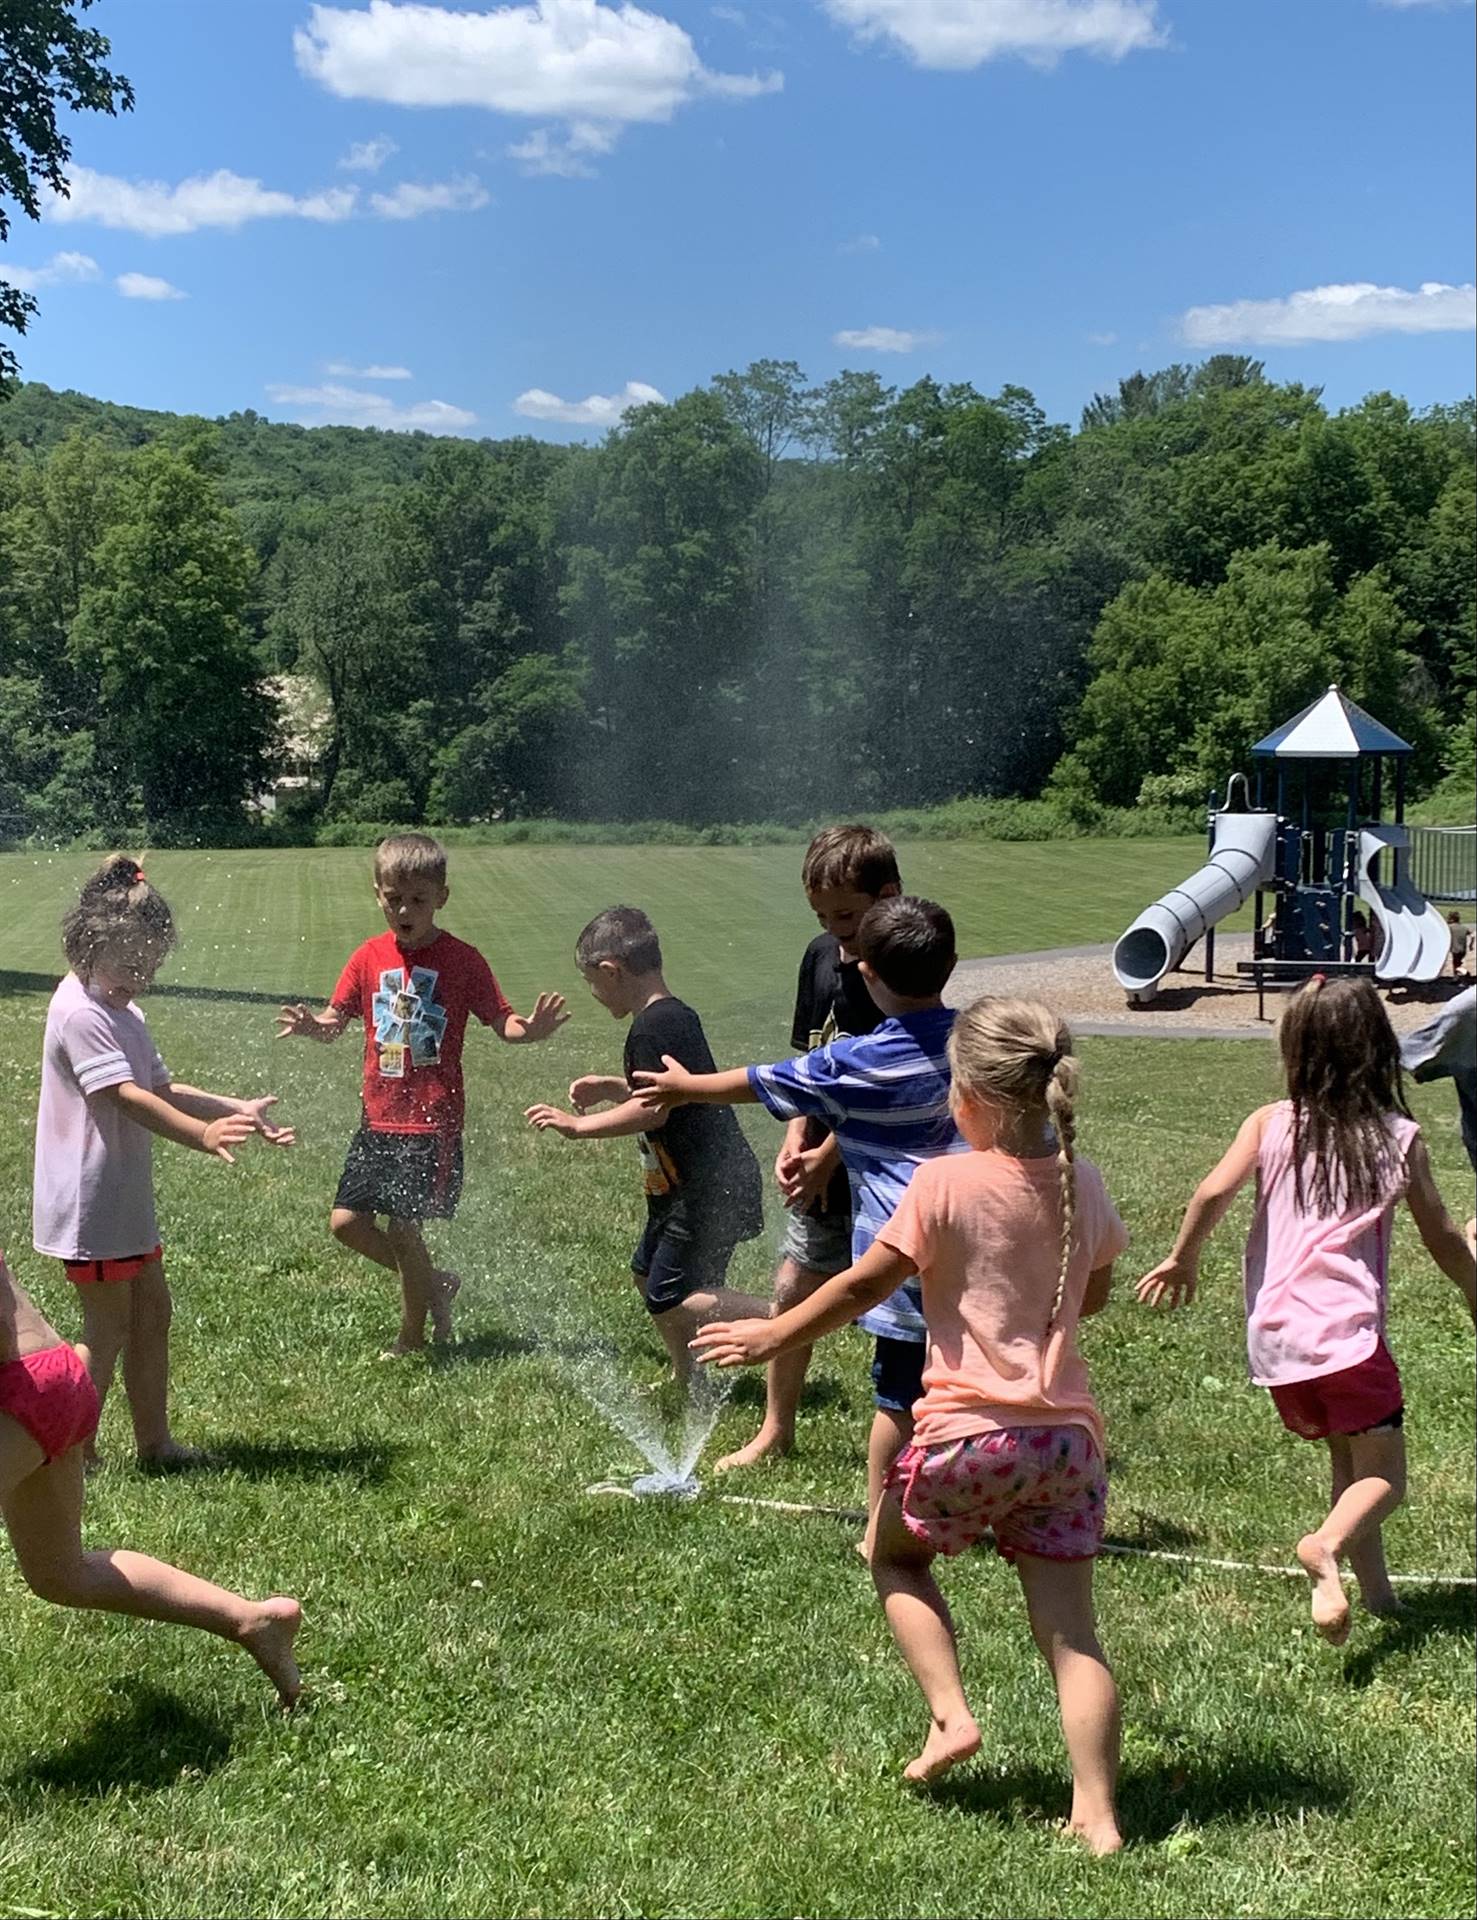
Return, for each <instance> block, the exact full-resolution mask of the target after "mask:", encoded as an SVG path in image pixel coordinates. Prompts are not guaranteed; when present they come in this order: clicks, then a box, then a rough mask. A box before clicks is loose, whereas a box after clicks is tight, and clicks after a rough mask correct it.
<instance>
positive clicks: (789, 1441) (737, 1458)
mask: <svg viewBox="0 0 1477 1920" xmlns="http://www.w3.org/2000/svg"><path fill="white" fill-rule="evenodd" d="M794 1444H795V1438H794V1435H793V1434H788V1433H776V1432H775V1431H774V1430H773V1428H771V1427H761V1428H760V1429H759V1431H758V1432H757V1433H756V1434H755V1435H754V1438H753V1439H752V1440H751V1441H750V1442H749V1444H748V1446H746V1447H739V1448H738V1449H737V1451H736V1452H734V1453H725V1454H724V1456H723V1458H722V1459H721V1460H718V1461H715V1462H714V1465H713V1471H714V1473H729V1472H731V1471H732V1469H733V1468H734V1467H752V1466H754V1465H755V1464H756V1463H757V1462H758V1461H760V1460H766V1459H774V1460H779V1459H782V1458H783V1457H784V1455H785V1454H787V1453H788V1452H789V1451H790V1448H791V1447H792V1446H793V1445H794Z"/></svg>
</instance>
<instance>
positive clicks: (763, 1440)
mask: <svg viewBox="0 0 1477 1920" xmlns="http://www.w3.org/2000/svg"><path fill="white" fill-rule="evenodd" d="M825 1278H826V1276H825V1275H824V1274H823V1273H816V1272H814V1271H813V1270H812V1269H811V1268H809V1267H802V1266H798V1265H797V1264H796V1263H795V1261H793V1260H791V1259H788V1258H786V1259H784V1260H781V1262H780V1264H779V1269H778V1271H777V1272H776V1274H775V1276H774V1304H773V1305H772V1307H771V1308H770V1313H771V1314H779V1313H784V1312H785V1311H786V1310H787V1309H788V1308H790V1307H793V1306H797V1305H798V1304H799V1303H800V1301H802V1300H808V1299H809V1298H810V1296H811V1294H813V1293H814V1292H815V1290H816V1288H817V1287H819V1286H821V1285H822V1284H823V1283H824V1281H825ZM810 1352H811V1350H810V1348H809V1347H796V1348H795V1349H794V1351H793V1352H791V1353H782V1354H781V1355H780V1356H779V1358H778V1359H777V1360H771V1361H770V1363H769V1365H768V1367H766V1369H765V1372H764V1420H763V1422H762V1424H761V1426H760V1428H759V1431H758V1432H757V1433H756V1434H755V1435H754V1438H753V1439H752V1440H751V1441H750V1442H749V1444H748V1445H747V1446H745V1447H740V1448H738V1450H737V1451H736V1452H734V1453H726V1454H724V1456H723V1458H722V1459H721V1460H720V1461H718V1463H717V1464H716V1466H715V1467H714V1469H713V1471H714V1472H715V1473H727V1472H728V1470H729V1468H731V1467H751V1466H753V1465H754V1463H755V1461H756V1460H763V1459H764V1458H765V1457H766V1456H767V1455H769V1454H774V1455H777V1456H778V1455H781V1454H786V1453H788V1452H789V1451H790V1449H791V1447H792V1446H794V1444H795V1417H796V1414H797V1413H798V1412H799V1408H800V1395H801V1394H802V1393H803V1392H804V1390H805V1375H806V1371H807V1369H808V1368H809V1366H810Z"/></svg>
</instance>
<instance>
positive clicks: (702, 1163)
mask: <svg viewBox="0 0 1477 1920" xmlns="http://www.w3.org/2000/svg"><path fill="white" fill-rule="evenodd" d="M574 958H575V965H576V966H577V967H578V968H579V970H580V972H581V973H582V974H583V975H584V977H585V980H586V983H587V984H588V986H589V989H590V991H591V993H592V994H594V996H595V998H596V999H597V1000H598V1001H599V1003H600V1005H601V1006H602V1007H604V1008H605V1010H606V1012H607V1013H609V1014H610V1015H611V1016H612V1017H613V1018H614V1019H617V1020H626V1019H629V1020H630V1022H631V1026H630V1031H629V1032H628V1033H627V1035H626V1047H625V1061H624V1073H623V1074H622V1075H616V1074H598V1073H589V1074H585V1075H583V1076H582V1077H581V1078H580V1079H578V1080H576V1081H575V1082H574V1083H573V1085H572V1086H571V1087H570V1089H569V1101H570V1105H571V1106H572V1107H574V1109H575V1111H574V1112H573V1113H565V1112H564V1111H562V1109H560V1108H558V1107H549V1106H537V1107H530V1108H529V1109H528V1114H527V1118H528V1120H529V1123H530V1124H531V1125H532V1126H534V1127H536V1128H538V1130H539V1131H540V1132H541V1133H557V1134H559V1135H560V1136H561V1137H562V1138H564V1139H566V1140H616V1139H623V1138H630V1137H634V1138H635V1140H636V1142H637V1145H638V1147H639V1149H640V1153H641V1163H642V1166H643V1168H644V1170H645V1179H646V1230H645V1232H644V1233H643V1234H642V1236H641V1239H640V1242H639V1243H638V1245H637V1247H636V1251H635V1252H634V1253H633V1254H632V1256H631V1272H632V1277H633V1278H634V1280H635V1282H636V1288H637V1291H638V1292H639V1293H640V1295H641V1297H642V1299H643V1300H644V1301H645V1302H646V1310H647V1312H648V1313H649V1314H650V1315H651V1317H652V1319H653V1320H655V1322H656V1324H657V1329H658V1331H659V1332H660V1334H661V1336H662V1342H663V1345H664V1346H665V1347H666V1349H667V1353H668V1356H669V1358H670V1359H671V1362H672V1371H673V1372H674V1373H675V1375H676V1376H677V1379H678V1380H679V1381H680V1382H681V1383H682V1385H683V1386H684V1387H685V1386H686V1385H687V1384H688V1383H689V1378H690V1375H691V1371H692V1356H691V1354H690V1353H689V1351H688V1341H689V1340H690V1339H691V1338H692V1335H693V1332H694V1331H695V1329H696V1328H697V1327H698V1326H699V1325H701V1323H702V1322H703V1321H704V1320H706V1319H710V1318H711V1317H712V1316H713V1315H714V1314H715V1313H720V1314H726V1315H733V1314H735V1313H738V1314H749V1313H763V1312H765V1311H766V1309H765V1306H764V1303H763V1301H761V1300H756V1299H754V1298H753V1297H752V1296H751V1295H749V1294H746V1293H737V1292H735V1291H734V1290H733V1289H732V1288H730V1287H729V1286H727V1285H726V1276H727V1273H728V1263H729V1261H730V1260H731V1259H732V1258H733V1250H734V1248H735V1247H736V1246H737V1245H738V1243H739V1242H740V1241H741V1240H752V1239H753V1238H754V1237H755V1235H756V1234H758V1233H759V1231H760V1229H761V1228H762V1226H763V1220H764V1211H763V1196H762V1192H761V1186H760V1179H759V1163H758V1161H757V1160H755V1158H754V1155H753V1152H752V1150H751V1149H750V1146H749V1143H748V1141H747V1140H745V1138H744V1136H743V1134H742V1132H741V1131H740V1129H739V1125H738V1122H737V1121H736V1120H735V1119H734V1117H733V1115H732V1114H731V1113H706V1112H702V1111H698V1112H692V1113H677V1114H673V1115H671V1116H670V1117H668V1116H666V1115H664V1114H661V1113H656V1112H653V1110H652V1107H651V1105H650V1104H649V1102H647V1101H644V1100H634V1099H632V1098H631V1078H632V1075H633V1074H634V1073H635V1072H636V1070H637V1069H638V1068H640V1067H656V1066H660V1065H661V1063H662V1061H663V1059H666V1058H673V1059H677V1060H680V1061H682V1062H683V1063H684V1064H685V1065H687V1066H689V1067H691V1068H693V1069H694V1070H695V1071H697V1072H699V1073H710V1072H711V1071H712V1067H713V1056H712V1054H711V1053H710V1052H709V1050H708V1042H707V1037H706V1036H705V1034H704V1033H703V1024H702V1021H701V1020H699V1018H698V1016H697V1015H696V1014H695V1013H694V1012H693V1010H692V1008H691V1007H689V1006H687V1005H686V1004H685V1002H683V1001H681V1000H679V999H678V998H677V997H676V995H675V994H674V993H673V992H672V990H671V988H670V987H668V985H667V983H666V981H665V979H664V978H663V977H662V950H661V944H660V942H659V941H658V939H657V935H656V928H655V927H653V926H652V924H651V922H650V920H648V919H647V917H646V915H645V914H644V913H642V912H641V911H640V909H639V908H637V907H607V908H606V910H605V912H604V913H598V914H596V916H595V918H594V919H593V920H592V921H591V922H590V924H589V925H588V926H587V927H586V928H585V929H584V931H583V932H582V933H581V934H580V937H579V940H578V942H577V943H576V945H575V951H574ZM610 1103H613V1104H610ZM602 1105H608V1106H609V1111H607V1112H605V1113H591V1112H590V1111H589V1109H590V1108H592V1107H598V1106H602Z"/></svg>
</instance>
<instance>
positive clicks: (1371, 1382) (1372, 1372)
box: [1269, 1339, 1405, 1440]
mask: <svg viewBox="0 0 1477 1920" xmlns="http://www.w3.org/2000/svg"><path fill="white" fill-rule="evenodd" d="M1269 1391H1270V1393H1271V1395H1272V1399H1273V1401H1274V1403H1275V1405H1276V1408H1277V1411H1278V1412H1279V1413H1280V1414H1281V1415H1282V1424H1283V1426H1284V1427H1287V1428H1288V1429H1290V1431H1291V1432H1293V1433H1297V1434H1301V1435H1302V1437H1303V1439H1304V1440H1326V1439H1327V1438H1328V1436H1329V1435H1330V1434H1332V1433H1342V1434H1350V1433H1368V1432H1369V1430H1370V1429H1371V1427H1398V1426H1399V1425H1400V1423H1401V1421H1402V1419H1403V1418H1404V1415H1405V1393H1404V1390H1403V1388H1402V1387H1401V1385H1400V1369H1399V1368H1398V1367H1397V1366H1396V1365H1395V1356H1394V1355H1393V1354H1392V1353H1391V1352H1390V1349H1389V1348H1388V1347H1387V1346H1386V1345H1385V1343H1384V1341H1383V1339H1381V1341H1380V1343H1379V1345H1378V1346H1377V1347H1376V1348H1375V1350H1374V1352H1373V1353H1372V1354H1370V1356H1369V1358H1368V1359H1367V1360H1361V1361H1360V1362H1359V1364H1358V1365H1357V1366H1353V1367H1340V1369H1339V1370H1338V1372H1337V1373H1320V1374H1319V1375H1318V1377H1317V1379H1316V1380H1294V1381H1293V1382H1292V1383H1291V1384H1290V1385H1289V1386H1285V1387H1272V1388H1270V1389H1269Z"/></svg>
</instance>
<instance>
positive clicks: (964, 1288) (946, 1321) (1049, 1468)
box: [693, 908, 1127, 1854]
mask: <svg viewBox="0 0 1477 1920" xmlns="http://www.w3.org/2000/svg"><path fill="white" fill-rule="evenodd" d="M876 911H877V912H882V911H884V909H882V908H878V909H876ZM870 918H871V916H870V915H869V916H868V919H869V920H870ZM862 939H863V951H865V950H866V947H865V941H866V929H865V927H864V929H863V934H862ZM1071 1049H1072V1036H1071V1034H1070V1033H1069V1032H1068V1030H1067V1028H1066V1027H1065V1026H1064V1025H1063V1024H1062V1023H1061V1021H1059V1020H1058V1019H1057V1017H1056V1015H1055V1014H1054V1013H1052V1012H1051V1011H1050V1009H1049V1008H1047V1007H1043V1006H1039V1005H1037V1004H1035V1003H1034V1002H1032V1001H1027V1000H990V999H983V1000H976V1001H975V1003H974V1004H973V1006H971V1007H969V1008H967V1009H966V1010H965V1011H964V1012H963V1013H961V1014H960V1015H959V1017H958V1019H957V1021H956V1022H955V1024H954V1029H953V1032H952V1033H951V1034H950V1036H949V1061H950V1065H951V1068H952V1070H953V1080H952V1089H951V1101H952V1106H953V1112H954V1118H955V1120H956V1121H957V1123H958V1126H959V1130H960V1132H961V1133H962V1134H963V1136H964V1140H965V1143H966V1147H967V1149H968V1150H967V1151H966V1152H964V1153H963V1154H958V1155H955V1154H950V1155H948V1156H947V1157H946V1158H944V1159H937V1160H930V1161H928V1162H926V1163H925V1164H924V1165H923V1166H920V1167H919V1169H918V1171H917V1172H916V1173H915V1174H914V1175H913V1178H912V1181H911V1183H910V1185H909V1187H908V1190H907V1192H906V1193H905V1194H904V1195H903V1197H902V1199H901V1201H900V1202H899V1203H898V1207H897V1210H896V1212H895V1213H894V1214H893V1216H892V1218H891V1219H890V1220H887V1221H884V1222H883V1223H882V1224H881V1225H880V1226H879V1227H878V1229H877V1238H876V1241H875V1242H874V1243H873V1245H872V1246H871V1248H870V1249H869V1250H868V1251H867V1252H866V1253H865V1254H863V1255H862V1257H861V1258H860V1259H859V1260H858V1261H857V1262H856V1264H855V1265H854V1266H852V1267H850V1268H849V1269H848V1270H847V1271H846V1272H844V1273H840V1274H837V1275H836V1276H835V1278H834V1279H831V1280H828V1281H827V1282H826V1284H825V1285H824V1286H823V1287H822V1288H821V1289H820V1290H819V1292H817V1293H815V1294H814V1295H812V1297H811V1298H810V1299H808V1300H806V1301H803V1302H802V1303H801V1304H800V1305H799V1306H796V1307H792V1308H791V1309H790V1310H789V1312H787V1313H782V1314H780V1315H779V1317H778V1318H777V1319H774V1320H769V1321H758V1322H749V1323H747V1324H744V1325H738V1326H722V1325H714V1326H711V1327H705V1328H704V1329H703V1331H702V1332H701V1333H700V1334H698V1335H697V1337H696V1339H695V1340H694V1342H693V1345H694V1348H695V1350H696V1351H697V1352H698V1353H699V1354H700V1355H701V1356H702V1357H703V1358H704V1359H705V1360H709V1361H713V1362H716V1364H717V1365H719V1366H752V1365H753V1364H755V1363H756V1362H757V1361H760V1360H765V1359H768V1358H770V1357H771V1356H772V1355H773V1354H775V1353H778V1352H783V1351H784V1350H785V1349H786V1348H793V1347H795V1346H797V1345H800V1344H802V1343H804V1342H806V1341H810V1340H814V1339H815V1338H816V1337H817V1336H818V1335H820V1334H824V1333H830V1332H832V1331H833V1330H834V1329H835V1328H837V1327H840V1326H844V1325H845V1323H846V1322H847V1321H848V1320H850V1319H852V1318H853V1316H854V1315H855V1314H856V1312H857V1311H858V1309H859V1308H863V1307H866V1306H869V1305H870V1304H872V1303H873V1302H875V1301H878V1300H881V1299H883V1298H884V1297H885V1296H886V1295H887V1293H888V1292H889V1291H890V1290H891V1289H892V1288H894V1287H896V1286H897V1285H898V1284H899V1282H900V1281H901V1280H902V1279H903V1278H904V1277H905V1276H906V1275H908V1274H911V1273H918V1274H920V1275H921V1276H922V1280H923V1307H924V1312H925V1314H926V1315H927V1319H928V1364H927V1367H926V1368H925V1370H924V1375H923V1382H924V1385H923V1398H922V1400H921V1402H920V1404H919V1406H918V1409H917V1422H918V1424H917V1430H916V1433H915V1435H914V1437H913V1441H912V1444H911V1445H910V1446H908V1447H907V1448H906V1449H905V1451H904V1452H903V1453H901V1454H900V1455H899V1457H898V1458H897V1459H896V1460H895V1461H894V1462H893V1464H892V1466H891V1467H890V1469H889V1471H888V1474H887V1484H886V1489H885V1491H884V1493H883V1495H882V1498H881V1501H880V1503H879V1504H878V1506H877V1508H876V1510H875V1511H874V1513H873V1516H872V1522H871V1526H870V1529H869V1534H868V1549H869V1557H870V1560H871V1566H872V1577H873V1579H874V1581H875V1583H876V1586H877V1592H878V1596H879V1598H880V1599H881V1601H882V1605H883V1609H884V1611H885V1612H886V1614H887V1623H888V1625H889V1626H890V1627H891V1629H892V1632H893V1637H894V1638H895V1639H896V1641H897V1643H898V1646H899V1648H900V1649H901V1651H902V1654H903V1658H904V1659H905V1660H906V1661H907V1663H908V1665H909V1667H910V1668H911V1669H912V1673H913V1677H914V1679H915V1680H916V1681H917V1682H918V1685H919V1688H920V1690H921V1691H922V1693H923V1696H924V1699H925V1700H926V1701H927V1703H928V1711H929V1717H930V1722H931V1724H930V1727H929V1733H928V1738H927V1739H926V1741H925V1742H924V1745H923V1749H922V1751H921V1752H920V1753H919V1755H918V1757H917V1759H916V1760H913V1761H912V1762H910V1764H909V1765H908V1766H907V1768H906V1769H905V1773H906V1776H907V1778H908V1779H910V1780H932V1779H935V1778H936V1777H937V1776H938V1775H939V1774H941V1773H944V1772H946V1771H947V1770H948V1769H949V1768H950V1767H952V1766H955V1765H957V1763H958V1762H959V1761H961V1760H965V1759H967V1758H968V1757H969V1756H970V1755H971V1754H973V1753H975V1752H977V1751H978V1749H979V1745H980V1732H979V1728H978V1726H977V1725H976V1723H975V1720H974V1717H973V1715H972V1714H971V1713H970V1710H969V1706H968V1703H967V1701H966V1700H965V1697H964V1691H963V1687H962V1684H961V1682H960V1677H959V1657H958V1652H957V1650H956V1647H955V1643H954V1626H953V1622H952V1620H951V1619H950V1617H949V1609H948V1606H947V1604H946V1602H945V1600H944V1597H943V1595H942V1594H941V1593H940V1591H939V1589H938V1585H937V1583H936V1582H935V1580H934V1577H933V1560H934V1557H935V1555H936V1554H940V1553H943V1554H955V1553H959V1552H962V1551H963V1549H964V1548H966V1547H969V1546H973V1545H975V1544H976V1543H977V1542H978V1541H980V1540H981V1539H982V1538H983V1536H984V1535H985V1533H986V1531H987V1530H988V1531H989V1532H991V1533H992V1534H993V1536H994V1542H995V1547H996V1550H997V1551H998V1552H999V1553H1000V1555H1001V1556H1002V1558H1004V1559H1006V1560H1009V1561H1013V1562H1014V1563H1015V1568H1016V1572H1017V1573H1018V1575H1019V1576H1020V1582H1021V1587H1022V1589H1023V1591H1024V1593H1025V1599H1026V1611H1027V1614H1028V1615H1029V1618H1030V1622H1031V1631H1032V1634H1033V1635H1034V1636H1035V1640H1036V1644H1037V1646H1038V1647H1040V1649H1041V1652H1042V1654H1043V1656H1044V1657H1045V1659H1046V1662H1047V1664H1048V1666H1049V1667H1050V1668H1051V1671H1052V1676H1053V1678H1054V1679H1055V1681H1056V1688H1057V1697H1058V1702H1059V1705H1060V1708H1061V1720H1062V1731H1063V1733H1064V1734H1065V1736H1066V1741H1067V1750H1068V1753H1069V1755H1070V1757H1071V1762H1072V1814H1071V1827H1072V1831H1073V1832H1074V1833H1076V1834H1077V1835H1078V1836H1079V1837H1080V1838H1081V1839H1082V1840H1083V1841H1085V1842H1086V1844H1087V1845H1088V1846H1089V1847H1090V1848H1091V1850H1092V1851H1093V1852H1094V1853H1099V1854H1102V1853H1112V1852H1115V1851H1116V1850H1117V1848H1118V1847H1119V1846H1121V1845H1122V1841H1121V1839H1120V1837H1119V1833H1118V1822H1117V1816H1116V1814H1115V1811H1114V1805H1113V1794H1114V1783H1115V1779H1116V1775H1117V1769H1118V1695H1117V1690H1116V1688H1115V1686H1114V1684H1113V1676H1112V1673H1111V1671H1110V1670H1109V1667H1108V1663H1107V1661H1106V1659H1105V1658H1104V1656H1103V1651H1102V1648H1101V1647H1100V1646H1099V1644H1098V1638H1097V1626H1096V1621H1095V1619H1094V1615H1093V1603H1092V1563H1093V1557H1094V1556H1095V1555H1096V1553H1097V1552H1098V1550H1099V1547H1100V1545H1101V1542H1102V1534H1103V1513H1104V1499H1105V1494H1106V1479H1105V1469H1104V1464H1103V1431H1102V1420H1101V1417H1100V1416H1099V1414H1098V1410H1097V1407H1096V1405H1095V1403H1094V1401H1093V1396H1092V1388H1091V1386H1090V1384H1089V1382H1088V1377H1087V1369H1086V1367H1085V1366H1084V1365H1083V1363H1082V1358H1081V1356H1080V1354H1079V1353H1078V1350H1077V1337H1076V1335H1077V1322H1078V1321H1079V1319H1081V1318H1083V1317H1084V1316H1085V1315H1087V1314H1092V1313H1097V1312H1099V1311H1100V1310H1101V1308H1102V1307H1103V1305H1104V1304H1105V1302H1106V1301H1107V1297H1108V1289H1109V1285H1110V1283H1111V1281H1112V1263H1113V1261H1114V1259H1115V1258H1116V1257H1117V1256H1118V1254H1120V1253H1121V1252H1122V1251H1123V1248H1124V1246H1125V1245H1126V1242H1127V1236H1126V1235H1125V1233H1124V1231H1123V1223H1122V1222H1121V1221H1120V1220H1119V1218H1118V1215H1117V1214H1116V1213H1115V1212H1114V1210H1113V1206H1112V1203H1111V1202H1110V1201H1109V1199H1108V1196H1107V1193H1106V1192H1105V1190H1104V1187H1103V1182H1102V1176H1101V1175H1100V1174H1099V1172H1098V1170H1097V1168H1096V1167H1095V1166H1093V1165H1092V1163H1091V1162H1090V1161H1088V1160H1083V1159H1081V1158H1079V1157H1078V1156H1077V1155H1076V1153H1075V1152H1074V1147H1073V1142H1074V1137H1075V1133H1076V1119H1075V1114H1074V1100H1075V1095H1076V1085H1077V1063H1076V1061H1075V1060H1074V1059H1073V1058H1072V1051H1071Z"/></svg>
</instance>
